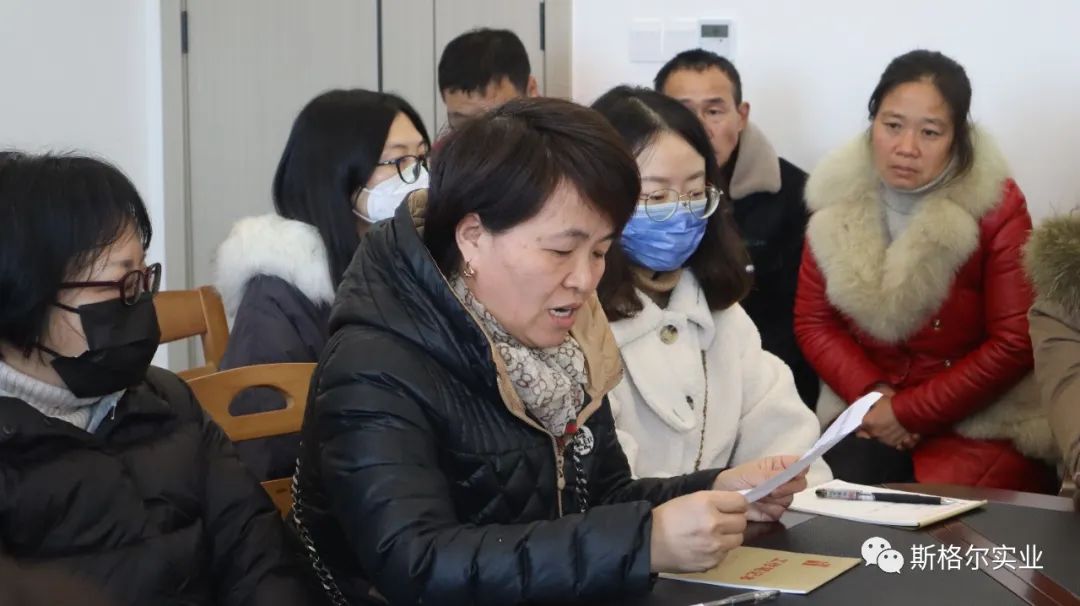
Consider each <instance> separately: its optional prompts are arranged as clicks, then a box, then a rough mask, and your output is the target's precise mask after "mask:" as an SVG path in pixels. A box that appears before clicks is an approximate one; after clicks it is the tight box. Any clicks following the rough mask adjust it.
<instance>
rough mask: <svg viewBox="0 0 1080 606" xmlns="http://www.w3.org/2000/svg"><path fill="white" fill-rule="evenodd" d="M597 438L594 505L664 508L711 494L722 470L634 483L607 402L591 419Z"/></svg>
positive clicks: (593, 490)
mask: <svg viewBox="0 0 1080 606" xmlns="http://www.w3.org/2000/svg"><path fill="white" fill-rule="evenodd" d="M588 425H589V426H590V427H592V428H593V433H594V435H595V438H596V442H597V444H596V448H597V449H599V450H598V453H597V460H598V461H599V466H598V470H597V471H596V472H594V477H593V478H591V484H592V487H593V488H592V492H593V494H595V495H596V499H595V501H594V502H597V503H602V504H610V503H625V502H628V501H648V502H649V504H650V505H653V506H655V505H660V504H661V503H664V502H665V501H670V500H671V499H674V498H675V497H681V496H683V495H686V494H690V493H692V492H697V491H699V490H709V489H711V488H712V484H713V481H714V480H715V479H716V476H717V475H719V474H720V471H721V470H719V469H706V470H703V471H698V472H696V473H690V474H686V475H682V476H675V477H673V478H662V479H661V478H642V479H639V480H634V479H633V477H632V476H631V474H630V464H629V463H628V462H627V460H626V455H625V454H624V453H623V450H622V446H620V445H619V438H618V435H617V434H616V433H615V430H614V428H615V420H614V418H613V417H612V416H611V406H609V405H608V403H607V402H606V401H605V402H604V405H603V406H601V407H600V408H599V409H598V410H597V411H596V412H595V413H594V414H593V416H592V417H591V418H590V419H589V422H588Z"/></svg>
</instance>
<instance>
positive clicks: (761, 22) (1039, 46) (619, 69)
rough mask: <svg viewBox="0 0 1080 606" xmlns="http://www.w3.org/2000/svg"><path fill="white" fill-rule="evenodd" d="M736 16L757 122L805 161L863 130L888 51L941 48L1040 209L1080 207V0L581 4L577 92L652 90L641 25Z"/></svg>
mask: <svg viewBox="0 0 1080 606" xmlns="http://www.w3.org/2000/svg"><path fill="white" fill-rule="evenodd" d="M700 17H718V18H732V19H734V20H735V28H736V38H737V41H736V44H737V46H736V51H735V58H734V59H735V64H736V66H737V67H738V68H739V71H740V73H741V75H742V78H743V88H744V97H745V98H746V100H748V101H749V102H750V103H751V119H752V120H754V121H755V122H757V123H758V124H759V125H761V126H762V127H763V128H764V130H765V132H766V133H767V134H768V135H769V136H770V138H771V139H772V141H773V144H774V145H775V146H776V148H777V150H778V151H779V152H780V153H781V155H783V156H785V157H787V158H789V159H790V160H792V161H793V162H795V163H796V164H799V165H800V166H802V167H803V168H804V169H806V170H809V169H811V168H813V166H814V165H815V163H816V162H817V161H818V160H819V159H820V158H821V157H822V155H823V154H824V153H825V152H827V151H828V150H830V149H832V148H833V147H835V146H837V145H838V144H840V143H841V142H843V141H845V140H846V139H848V138H849V137H851V136H853V135H854V134H855V133H857V132H858V131H859V130H860V129H862V128H864V127H865V125H866V101H867V98H868V97H869V95H870V92H871V91H872V90H873V87H874V85H875V84H876V82H877V78H878V77H879V76H880V74H881V71H882V70H883V69H884V68H885V65H886V64H887V63H888V62H889V60H890V59H891V58H893V57H894V56H896V55H899V54H901V53H903V52H906V51H908V50H911V49H913V48H931V49H936V50H940V51H942V52H944V53H946V54H948V55H950V56H952V57H953V58H954V59H956V60H958V61H959V62H960V63H961V64H963V65H964V67H965V68H966V69H967V72H968V76H969V77H970V78H971V80H972V86H973V89H974V97H973V101H972V106H973V107H972V114H973V117H974V118H975V120H976V121H977V122H979V123H981V124H982V125H983V126H984V127H985V128H986V129H987V130H988V131H989V132H991V133H992V134H993V135H995V136H996V137H997V139H998V141H999V143H1000V144H1001V146H1002V147H1003V149H1004V151H1005V153H1006V156H1007V157H1008V158H1009V160H1010V163H1011V164H1012V168H1013V171H1014V174H1015V176H1016V179H1017V181H1018V182H1019V184H1020V187H1021V188H1022V189H1023V190H1024V191H1025V193H1026V194H1027V197H1028V202H1029V204H1030V206H1031V211H1032V215H1033V216H1035V217H1036V220H1038V219H1039V218H1042V217H1045V216H1048V215H1050V214H1052V213H1054V212H1062V211H1065V210H1068V209H1071V208H1073V207H1075V206H1077V205H1078V204H1080V170H1078V165H1077V160H1076V158H1078V157H1080V137H1078V136H1077V135H1078V134H1080V77H1077V74H1080V45H1078V44H1076V43H1075V24H1076V23H1077V22H1080V2H1075V1H1072V0H1030V1H1028V2H1023V3H1021V2H1019V1H1006V0H992V1H986V2H979V3H974V2H941V1H940V0H908V1H907V2H905V3H903V4H893V5H886V4H882V3H878V2H865V1H864V0H813V1H806V0H724V1H723V2H718V1H717V0H664V1H663V2H661V1H658V0H576V1H575V2H574V52H573V66H574V68H573V96H574V99H575V100H577V101H580V102H583V103H590V102H592V101H593V100H594V99H595V98H596V97H597V96H599V95H600V94H602V93H603V92H604V91H606V90H607V89H609V88H610V87H612V86H614V85H616V84H620V83H636V84H643V85H644V84H650V83H651V81H652V78H653V76H654V75H655V74H656V71H657V69H659V67H660V66H661V63H631V62H630V59H629V32H630V29H631V24H632V21H633V20H634V19H639V18H660V19H664V20H665V23H671V22H672V20H675V19H683V18H700Z"/></svg>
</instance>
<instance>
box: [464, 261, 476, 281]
mask: <svg viewBox="0 0 1080 606" xmlns="http://www.w3.org/2000/svg"><path fill="white" fill-rule="evenodd" d="M461 275H463V276H465V277H466V278H475V277H476V270H475V269H473V266H472V263H469V262H468V261H466V262H465V269H463V270H461Z"/></svg>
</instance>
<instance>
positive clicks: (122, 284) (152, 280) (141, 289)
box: [60, 263, 161, 305]
mask: <svg viewBox="0 0 1080 606" xmlns="http://www.w3.org/2000/svg"><path fill="white" fill-rule="evenodd" d="M105 287H112V288H115V289H117V290H118V291H119V292H120V300H122V301H123V302H124V305H134V304H136V303H138V301H139V298H140V297H142V296H143V294H145V293H150V294H151V295H153V294H157V291H158V289H160V288H161V263H154V264H153V265H151V266H149V267H147V268H146V269H136V270H133V271H129V272H128V273H126V274H124V277H123V278H120V279H119V280H109V281H97V282H63V283H61V284H60V288H105Z"/></svg>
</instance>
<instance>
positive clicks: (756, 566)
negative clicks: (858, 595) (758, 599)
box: [660, 547, 861, 594]
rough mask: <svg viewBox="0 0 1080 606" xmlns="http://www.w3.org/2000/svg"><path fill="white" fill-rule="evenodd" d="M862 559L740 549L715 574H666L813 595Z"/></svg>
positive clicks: (667, 575) (750, 548) (732, 585)
mask: <svg viewBox="0 0 1080 606" xmlns="http://www.w3.org/2000/svg"><path fill="white" fill-rule="evenodd" d="M860 561H861V560H860V559H859V558H840V557H834V556H824V555H815V554H811V553H795V552H792V551H778V550H775V549H760V548H758V547H737V548H735V549H733V550H732V551H731V552H729V553H728V555H727V557H726V558H724V561H723V562H720V565H719V566H717V567H716V568H713V569H712V570H707V571H705V572H698V573H693V574H662V575H660V576H662V577H665V578H668V579H675V580H677V581H689V582H691V583H708V584H710V585H721V586H724V587H740V588H745V589H779V590H780V591H782V592H784V593H803V594H805V593H810V592H811V591H813V590H815V589H817V588H818V587H821V586H822V585H824V584H825V583H828V582H829V581H831V580H833V579H835V578H836V577H838V576H840V575H841V574H843V573H844V572H845V571H847V570H850V569H851V568H853V567H855V566H856V565H857V564H858V563H859V562H860Z"/></svg>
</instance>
